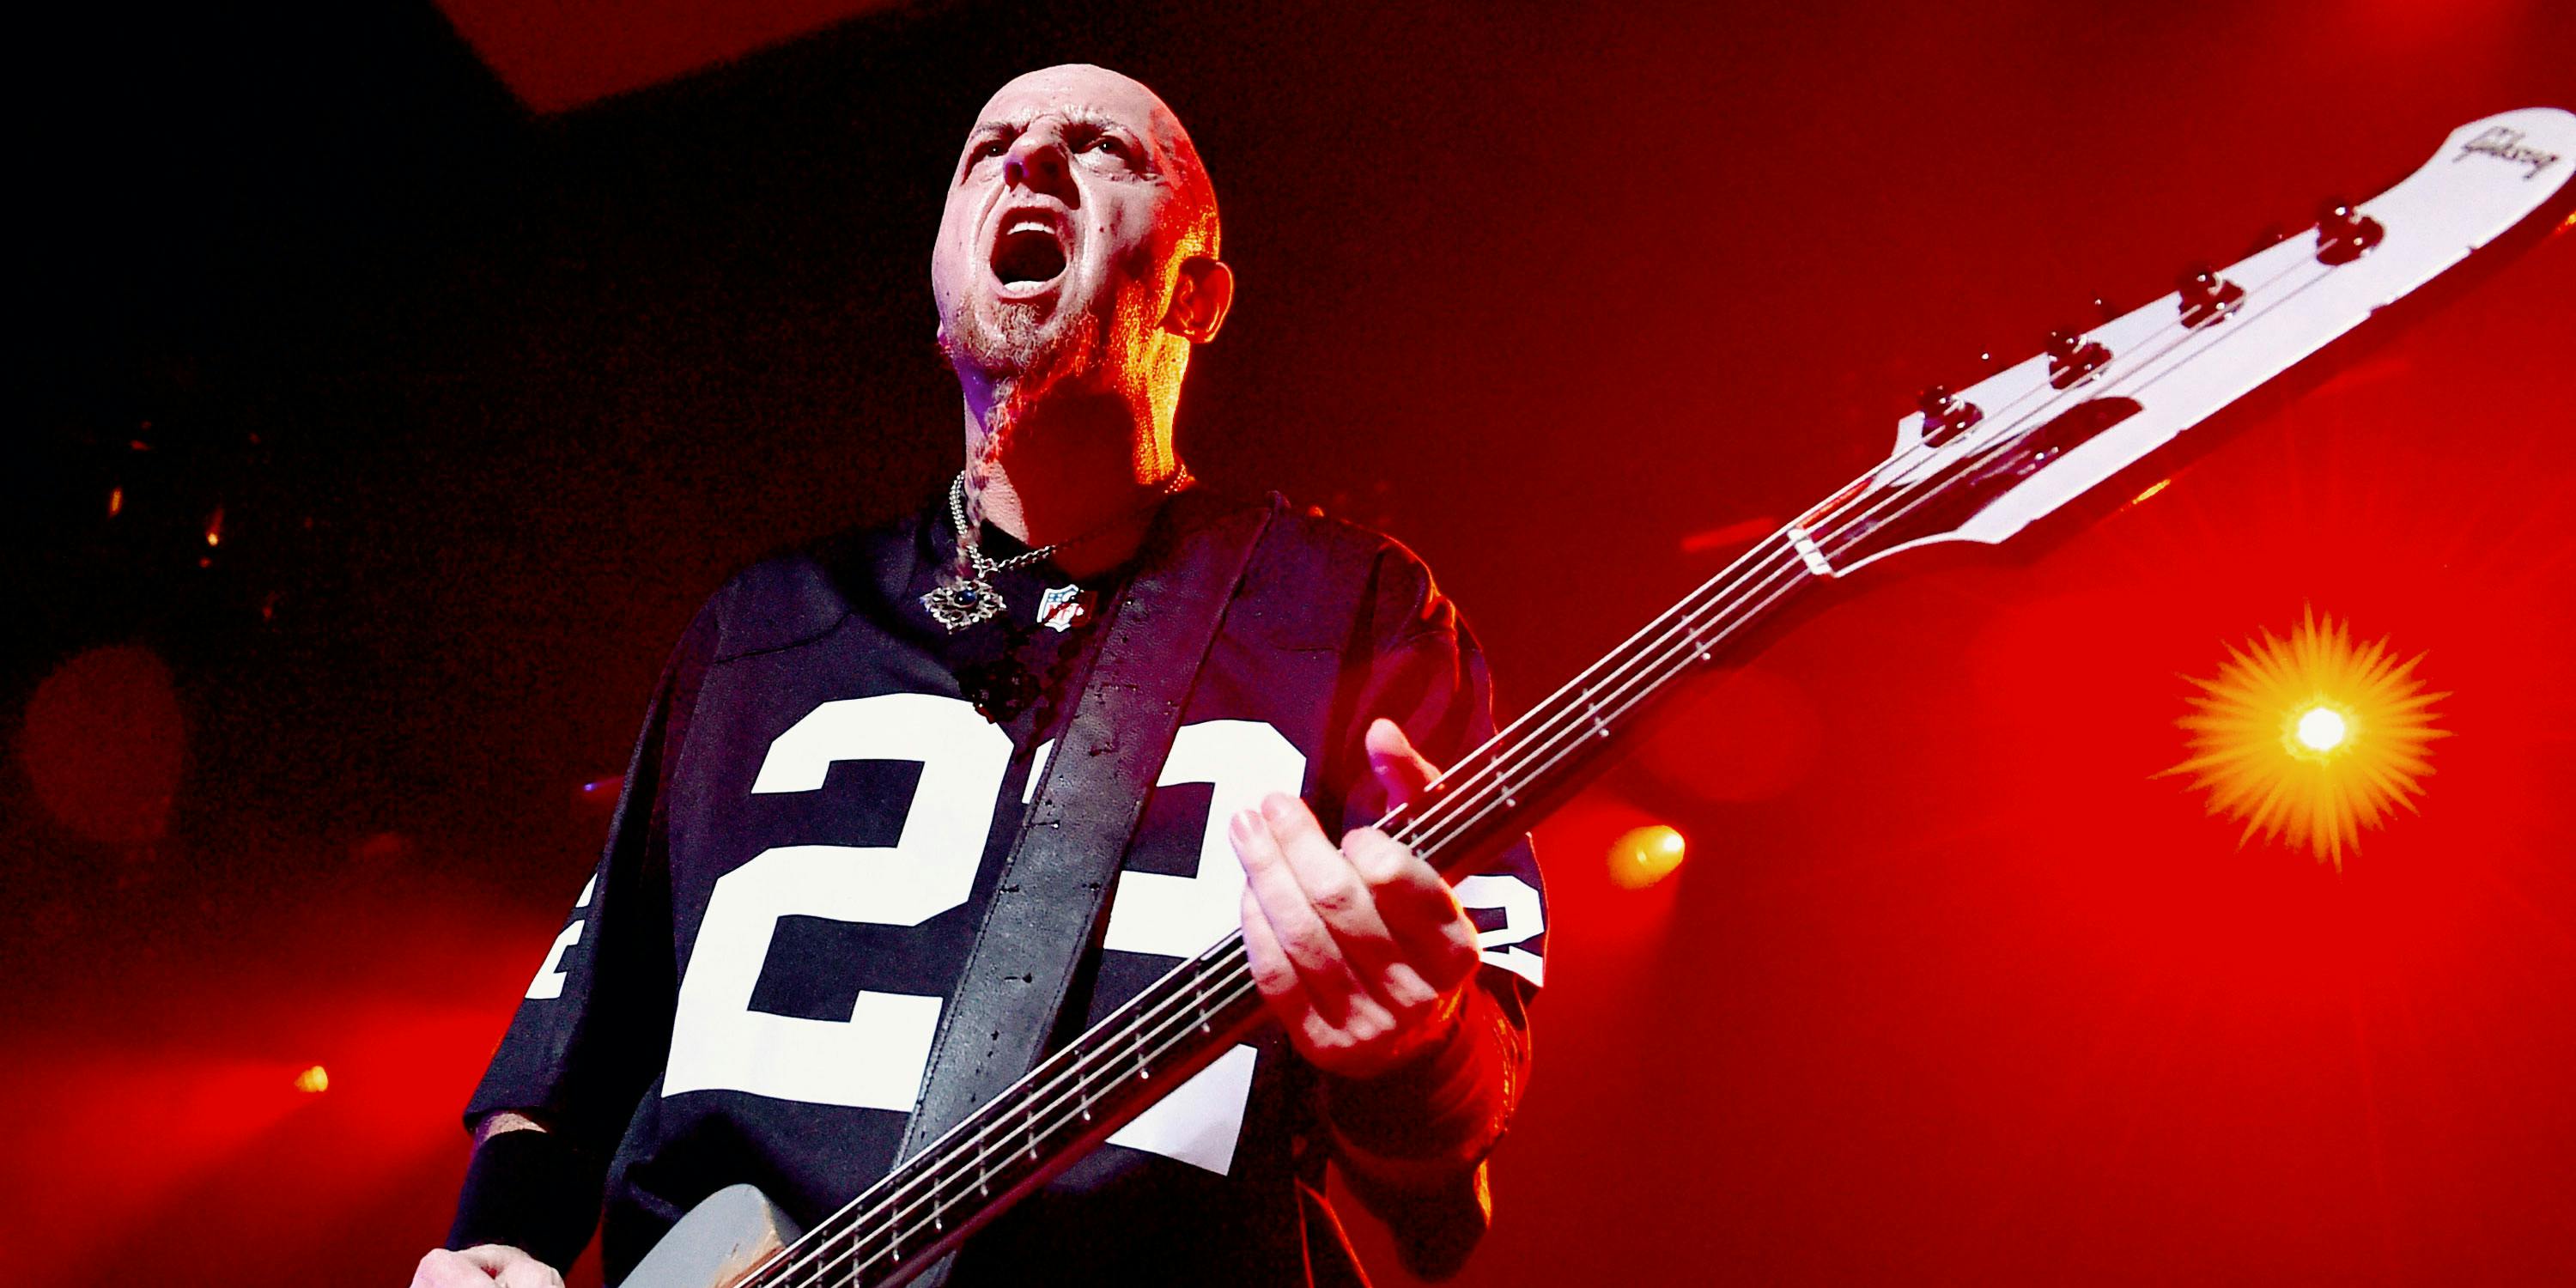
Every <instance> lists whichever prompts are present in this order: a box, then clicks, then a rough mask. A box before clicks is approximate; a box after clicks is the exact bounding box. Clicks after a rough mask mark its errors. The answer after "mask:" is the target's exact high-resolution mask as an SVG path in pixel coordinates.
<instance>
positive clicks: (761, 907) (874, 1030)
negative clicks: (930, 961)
mask: <svg viewBox="0 0 2576 1288" xmlns="http://www.w3.org/2000/svg"><path fill="white" fill-rule="evenodd" d="M844 760H910V761H917V762H919V763H920V765H921V781H920V785H919V786H918V787H916V788H915V789H914V790H913V796H912V810H911V812H910V813H908V814H906V815H905V816H904V820H903V832H902V834H901V836H899V837H898V838H897V839H896V841H895V843H894V844H893V845H892V846H865V845H782V846H779V847H777V848H775V849H769V850H763V851H761V852H760V853H759V854H758V855H756V856H754V857H753V858H752V860H751V861H750V862H748V863H745V864H743V865H742V866H741V867H738V868H735V869H734V870H733V871H731V872H728V873H726V874H724V875H723V876H722V877H719V878H717V879H716V884H715V889H714V891H713V892H712V893H711V894H710V895H709V896H708V898H707V911H706V916H705V918H704V919H703V920H702V921H701V922H700V923H699V926H698V939H697V943H696V944H695V945H694V946H693V947H692V948H691V949H690V951H689V967H688V973H687V974H686V975H685V976H683V977H682V978H681V980H680V998H679V1006H678V1009H677V1011H676V1012H675V1013H674V1014H673V1016H672V1021H671V1058H670V1062H669V1064H668V1066H667V1067H666V1068H665V1069H664V1071H663V1076H662V1094H663V1095H666V1096H676V1095H678V1094H680V1093H681V1092H684V1091H714V1090H719V1089H730V1090H734V1091H748V1092H751V1093H752V1094H754V1095H761V1096H776V1097H779V1098H780V1099H784V1100H802V1101H806V1102H808V1103H811V1104H819V1105H855V1106H861V1107H865V1108H870V1109H894V1110H905V1111H908V1110H910V1109H911V1108H912V1102H913V1096H914V1093H915V1092H917V1091H918V1090H920V1087H921V1071H922V1069H923V1067H924V1066H926V1065H927V1064H928V1063H929V1060H930V1042H931V1037H932V1035H933V1033H934V1032H935V1031H936V1030H937V1028H938V1027H939V999H938V998H936V997H921V996H916V995H913V994H908V993H876V992H861V993H860V994H859V996H858V1001H857V1002H856V1004H855V1005H853V1006H852V1007H851V1010H850V1018H849V1019H847V1020H814V1019H806V1018H803V1017H801V1016H792V1015H772V1014H769V1013H768V1012H765V1011H755V1010H753V1009H751V993H752V989H753V987H754V986H755V985H757V984H758V983H759V982H760V970H761V967H762V966H763V965H764V964H765V963H767V962H768V960H769V941H770V936H771V934H772V933H773V932H774V931H776V929H777V927H778V919H779V918H780V917H782V916H786V915H790V914H801V915H804V916H809V917H825V918H829V919H831V920H834V921H852V922H869V923H873V924H876V925H885V926H918V925H920V924H921V923H922V922H924V921H927V920H929V919H930V918H932V917H934V916H937V915H938V914H940V913H943V912H946V911H948V910H949V909H951V908H954V907H956V906H957V905H959V904H961V903H964V902H966V896H967V895H968V894H969V893H970V892H972V891H973V889H974V886H975V868H976V866H977V865H978V864H979V863H981V862H982V861H983V858H984V838H985V834H986V833H987V832H988V831H989V830H990V829H991V827H992V823H993V801H994V798H995V797H997V796H998V795H1000V793H1001V790H1002V777H1003V775H1004V773H1006V772H1007V771H1008V770H1009V768H1010V763H1011V739H1010V735H1008V734H1005V733H1003V732H1002V731H1001V730H1000V729H999V728H997V727H995V726H994V725H993V724H991V723H990V722H988V721H986V720H985V719H984V718H983V717H982V716H980V715H977V714H976V713H975V709H974V708H973V707H972V706H969V705H967V704H966V703H964V702H960V701H958V700H957V699H955V698H943V697H937V696H934V695H931V694H926V693H888V694H882V695H880V696H877V697H872V698H851V699H847V700H844V701H839V702H826V703H824V704H823V705H821V706H819V707H816V708H814V710H813V711H812V712H811V713H809V714H808V715H807V716H806V717H805V718H804V719H802V720H799V721H797V722H796V723H795V725H794V726H792V727H790V728H789V729H788V730H787V732H785V733H783V734H780V735H779V736H778V740H777V741H775V742H773V743H771V744H770V745H769V754H768V756H767V758H765V759H764V760H762V761H761V765H760V775H759V777H758V778H756V779H755V780H753V782H752V785H751V790H752V793H753V794H754V795H759V794H762V793H766V792H810V791H814V790H816V789H818V788H820V787H822V785H823V778H824V775H825V773H826V772H827V771H829V770H830V768H831V766H832V764H833V762H835V761H844Z"/></svg>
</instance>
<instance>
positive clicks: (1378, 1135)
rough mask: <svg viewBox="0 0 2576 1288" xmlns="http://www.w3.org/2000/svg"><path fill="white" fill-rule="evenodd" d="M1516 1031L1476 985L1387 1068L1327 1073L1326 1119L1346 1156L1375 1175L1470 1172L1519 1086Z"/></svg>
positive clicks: (1492, 1138) (1499, 1128) (1506, 1115)
mask: <svg viewBox="0 0 2576 1288" xmlns="http://www.w3.org/2000/svg"><path fill="white" fill-rule="evenodd" d="M1516 1033H1517V1031H1516V1030H1514V1029H1513V1028H1512V1026H1511V1022H1510V1021H1509V1020H1508V1019H1506V1018H1505V1017H1504V1016H1503V1014H1502V1009H1501V1007H1500V1006H1498V1005H1497V1004H1496V1003H1495V1002H1494V999H1493V998H1492V996H1491V995H1490V994H1488V993H1486V992H1485V990H1484V989H1482V988H1480V987H1478V986H1476V985H1475V984H1473V983H1470V984H1469V985H1468V986H1467V987H1465V988H1464V989H1462V990H1460V992H1459V994H1458V996H1457V999H1456V1001H1455V1002H1454V1004H1453V1005H1452V1006H1451V1008H1450V1013H1449V1015H1448V1016H1447V1017H1446V1019H1445V1021H1444V1022H1443V1024H1442V1025H1441V1026H1440V1027H1439V1028H1438V1029H1436V1030H1434V1031H1433V1033H1432V1034H1431V1035H1429V1036H1428V1037H1426V1038H1425V1039H1424V1040H1423V1042H1422V1043H1421V1045H1420V1046H1419V1047H1418V1048H1417V1049H1415V1050H1412V1051H1409V1052H1407V1053H1406V1054H1405V1055H1403V1056H1402V1057H1400V1058H1399V1059H1398V1060H1397V1061H1396V1062H1394V1063H1393V1064H1391V1065H1389V1066H1388V1067H1387V1068H1385V1069H1384V1070H1381V1071H1378V1072H1375V1073H1372V1074H1370V1075H1368V1076H1364V1077H1348V1076H1343V1075H1339V1074H1327V1075H1325V1082H1324V1098H1325V1109H1326V1117H1327V1119H1328V1120H1329V1121H1330V1123H1331V1126H1332V1130H1333V1134H1334V1136H1335V1138H1336V1141H1337V1143H1338V1144H1339V1145H1340V1146H1341V1147H1342V1148H1341V1152H1342V1153H1343V1154H1344V1155H1345V1156H1346V1157H1350V1158H1353V1159H1354V1160H1355V1161H1357V1162H1360V1163H1361V1164H1363V1165H1368V1164H1371V1163H1376V1164H1383V1165H1385V1166H1380V1167H1378V1168H1376V1169H1375V1170H1379V1171H1385V1170H1387V1169H1388V1168H1389V1167H1393V1166H1396V1165H1398V1164H1403V1165H1406V1166H1405V1170H1407V1171H1410V1170H1412V1166H1411V1165H1416V1164H1419V1165H1430V1166H1434V1167H1437V1168H1442V1169H1455V1168H1458V1167H1463V1166H1465V1165H1467V1164H1469V1163H1472V1162H1474V1161H1475V1160H1476V1159H1478V1158H1481V1157H1483V1156H1484V1152H1485V1151H1486V1150H1487V1149H1489V1148H1491V1147H1492V1145H1493V1143H1494V1141H1495V1140H1496V1139H1497V1138H1499V1137H1500V1136H1501V1135H1502V1127H1503V1123H1504V1122H1505V1120H1507V1119H1508V1118H1509V1116H1510V1113H1511V1104H1512V1102H1513V1100H1514V1099H1515V1097H1516V1091H1517V1088H1516V1086H1515V1085H1514V1084H1515V1083H1516V1081H1517V1074H1516V1072H1515V1069H1516V1063H1515V1057H1514V1052H1515V1051H1516V1050H1517V1042H1516V1040H1515V1037H1516Z"/></svg>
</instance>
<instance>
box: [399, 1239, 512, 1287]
mask: <svg viewBox="0 0 2576 1288" xmlns="http://www.w3.org/2000/svg"><path fill="white" fill-rule="evenodd" d="M491 1283H492V1275H491V1273H490V1272H489V1271H486V1270H485V1269H484V1268H483V1267H482V1266H481V1265H480V1264H478V1263H476V1262H475V1261H474V1260H472V1259H471V1258H469V1257H467V1256H466V1255H465V1254H464V1253H461V1252H450V1251H448V1250H447V1249H445V1248H434V1249H432V1250H431V1251H430V1253H429V1255H427V1256H424V1257H422V1258H421V1259H420V1265H419V1267H418V1268H416V1269H414V1270H413V1271H412V1273H411V1288H490V1285H491Z"/></svg>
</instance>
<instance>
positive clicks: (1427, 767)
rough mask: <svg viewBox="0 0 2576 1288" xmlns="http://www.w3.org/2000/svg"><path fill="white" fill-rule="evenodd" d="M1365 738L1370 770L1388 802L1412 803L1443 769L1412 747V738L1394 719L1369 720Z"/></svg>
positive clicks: (1397, 803)
mask: <svg viewBox="0 0 2576 1288" xmlns="http://www.w3.org/2000/svg"><path fill="white" fill-rule="evenodd" d="M1364 741H1365V745H1366V746H1367V748H1368V762H1369V773H1370V775H1371V776H1373V777H1375V778H1376V779H1377V785H1378V787H1379V789H1380V790H1382V791H1384V792H1385V793H1386V799H1387V801H1388V803H1389V804H1392V805H1410V804H1412V803H1413V802H1414V801H1415V800H1416V799H1419V798H1420V797H1421V795H1422V789H1423V787H1424V786H1425V785H1427V784H1428V783H1430V781H1431V780H1432V779H1434V778H1437V777H1439V776H1440V770H1439V769H1438V768H1437V767H1435V766H1434V765H1433V764H1432V763H1431V762H1430V761H1427V760H1424V759H1423V758H1422V753H1421V752H1418V751H1415V750H1414V749H1413V740H1412V739H1410V738H1407V737H1405V736H1404V729H1403V727H1402V726H1400V725H1398V724H1396V723H1395V722H1394V721H1392V720H1387V719H1383V718H1381V719H1377V720H1372V721H1370V722H1369V727H1368V736H1367V738H1366V739H1365V740H1364Z"/></svg>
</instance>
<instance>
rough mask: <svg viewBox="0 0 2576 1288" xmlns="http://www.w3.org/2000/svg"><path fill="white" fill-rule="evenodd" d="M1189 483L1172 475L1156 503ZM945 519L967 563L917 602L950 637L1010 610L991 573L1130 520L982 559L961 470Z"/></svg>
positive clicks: (1184, 472) (1185, 475)
mask: <svg viewBox="0 0 2576 1288" xmlns="http://www.w3.org/2000/svg"><path fill="white" fill-rule="evenodd" d="M1189 483H1190V471H1189V468H1188V467H1187V466H1183V467H1182V468H1180V469H1177V470H1174V471H1172V477H1171V479H1170V480H1169V481H1168V482H1166V483H1164V484H1163V487H1162V490H1161V491H1159V492H1156V493H1155V494H1154V501H1161V500H1162V499H1163V498H1164V497H1167V496H1170V495H1171V494H1173V493H1174V492H1178V491H1180V490H1181V489H1182V488H1184V487H1187V486H1189ZM1148 504H1151V503H1150V502H1149V503H1148ZM948 518H949V521H950V522H952V523H954V524H956V525H957V550H958V553H960V554H963V555H965V556H966V558H965V561H964V562H963V564H962V565H960V566H958V567H956V568H952V569H951V570H950V571H948V572H946V573H943V574H941V576H940V579H939V584H938V585H937V586H934V587H932V588H931V589H930V592H929V593H928V594H925V595H923V596H922V597H921V606H922V607H923V608H926V609H929V610H930V617H931V620H933V621H935V622H938V623H939V624H940V625H942V626H945V627H947V628H948V633H949V634H951V635H954V634H956V633H957V632H959V631H962V630H964V629H966V628H967V627H969V626H972V625H974V624H975V623H977V622H984V621H991V620H992V619H994V618H996V617H999V616H1001V615H1002V614H1003V613H1004V612H1005V611H1007V610H1008V609H1009V608H1010V605H1009V604H1007V603H1004V602H1003V600H1002V592H1001V591H1000V590H997V589H995V588H994V586H993V574H994V573H997V572H1007V571H1009V570H1011V569H1013V568H1024V567H1027V566H1028V565H1030V564H1033V563H1036V562H1037V561H1039V560H1041V559H1044V558H1046V557H1047V556H1048V555H1051V554H1054V553H1055V552H1056V551H1058V550H1062V549H1064V548H1065V547H1066V546H1071V545H1080V544H1082V543H1083V542H1085V541H1089V540H1091V539H1092V538H1093V537H1096V536H1099V535H1100V534H1101V533H1103V532H1107V531H1108V530H1109V529H1111V528H1113V527H1116V526H1117V525H1118V524H1120V523H1123V522H1125V521H1126V520H1127V518H1128V515H1125V514H1122V515H1119V516H1118V517H1117V518H1114V519H1111V520H1110V521H1109V522H1107V523H1104V524H1101V525H1100V526H1099V527H1097V528H1093V529H1092V530H1091V531H1089V532H1086V533H1083V534H1082V535H1081V536H1078V537H1075V538H1073V539H1072V540H1070V541H1054V542H1049V543H1048V544H1046V545H1043V546H1040V547H1038V548H1037V549H1035V550H1030V551H1027V552H1024V553H1021V554H1016V555H1013V556H1011V557H1010V558H1008V559H990V558H986V557H985V554H984V550H983V547H982V546H981V545H980V544H978V543H977V542H976V540H975V534H974V533H973V532H972V531H970V530H969V529H968V528H967V526H966V471H964V470H959V471H957V477H956V479H955V480H954V481H952V482H950V483H949V485H948Z"/></svg>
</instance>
